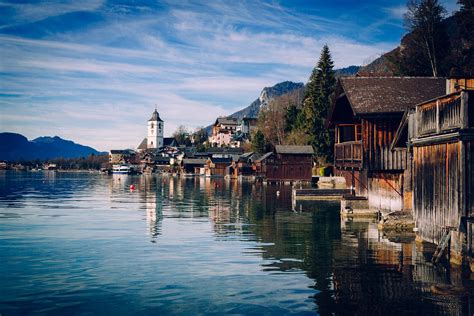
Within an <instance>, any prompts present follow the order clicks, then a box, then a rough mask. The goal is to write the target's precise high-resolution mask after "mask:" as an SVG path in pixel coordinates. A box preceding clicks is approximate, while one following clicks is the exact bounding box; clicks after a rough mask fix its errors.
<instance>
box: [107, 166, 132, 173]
mask: <svg viewBox="0 0 474 316" xmlns="http://www.w3.org/2000/svg"><path fill="white" fill-rule="evenodd" d="M131 172H132V168H131V167H130V166H129V165H126V164H120V165H113V166H112V174H129V173H131Z"/></svg>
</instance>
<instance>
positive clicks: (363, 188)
mask: <svg viewBox="0 0 474 316" xmlns="http://www.w3.org/2000/svg"><path fill="white" fill-rule="evenodd" d="M334 175H335V176H337V177H344V179H345V180H346V188H348V189H349V188H350V187H351V186H354V188H355V194H356V195H357V196H367V194H368V184H367V171H365V170H354V173H352V171H351V170H340V169H335V171H334ZM352 176H354V181H352Z"/></svg>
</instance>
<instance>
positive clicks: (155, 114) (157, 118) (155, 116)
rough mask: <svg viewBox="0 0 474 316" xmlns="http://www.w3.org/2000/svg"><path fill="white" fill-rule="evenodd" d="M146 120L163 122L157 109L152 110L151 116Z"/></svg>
mask: <svg viewBox="0 0 474 316" xmlns="http://www.w3.org/2000/svg"><path fill="white" fill-rule="evenodd" d="M148 121H159V122H163V120H162V119H161V118H160V114H159V113H158V111H157V110H156V109H155V111H154V112H153V114H152V115H151V118H150V119H149V120H148Z"/></svg>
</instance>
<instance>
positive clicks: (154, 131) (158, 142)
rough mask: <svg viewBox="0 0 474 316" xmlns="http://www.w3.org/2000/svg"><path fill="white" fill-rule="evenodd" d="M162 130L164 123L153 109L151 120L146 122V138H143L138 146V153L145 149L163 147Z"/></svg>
mask: <svg viewBox="0 0 474 316" xmlns="http://www.w3.org/2000/svg"><path fill="white" fill-rule="evenodd" d="M164 129H165V123H164V121H163V120H162V119H161V118H160V114H159V113H158V111H157V110H156V109H155V111H154V112H153V114H152V115H151V118H150V119H149V120H148V125H147V138H144V139H143V141H142V142H141V143H140V145H139V146H138V148H137V150H138V151H139V152H141V151H144V150H145V149H159V148H161V147H163V146H164V138H163V134H164Z"/></svg>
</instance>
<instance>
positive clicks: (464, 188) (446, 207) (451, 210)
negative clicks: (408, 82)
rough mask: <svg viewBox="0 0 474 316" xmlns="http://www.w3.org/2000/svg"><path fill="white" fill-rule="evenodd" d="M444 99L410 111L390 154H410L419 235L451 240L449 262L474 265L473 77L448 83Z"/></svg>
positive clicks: (413, 198)
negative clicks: (403, 151)
mask: <svg viewBox="0 0 474 316" xmlns="http://www.w3.org/2000/svg"><path fill="white" fill-rule="evenodd" d="M446 87H447V91H446V93H447V94H445V95H443V96H440V97H437V98H433V99H431V100H427V101H424V102H421V103H418V104H417V105H416V106H414V107H412V108H410V109H408V110H407V111H406V112H405V115H404V117H403V119H402V121H401V123H400V125H399V127H398V129H397V133H396V135H395V138H394V140H393V142H392V151H397V150H401V149H402V150H408V151H409V154H410V157H411V159H410V160H409V161H410V165H409V168H410V169H412V170H413V172H412V192H413V197H412V199H411V201H410V202H411V203H412V205H413V218H414V220H415V226H416V228H417V231H418V232H417V236H418V237H419V238H420V239H421V240H424V241H428V242H431V243H435V244H439V243H440V242H441V241H442V240H443V238H447V239H448V240H450V259H451V261H452V262H454V263H457V264H461V263H462V262H463V260H464V258H465V257H464V255H466V254H467V255H468V256H470V258H471V259H470V260H471V265H472V264H473V261H472V256H473V244H474V240H473V238H474V235H473V232H474V79H466V78H451V79H449V80H447V84H446Z"/></svg>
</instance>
